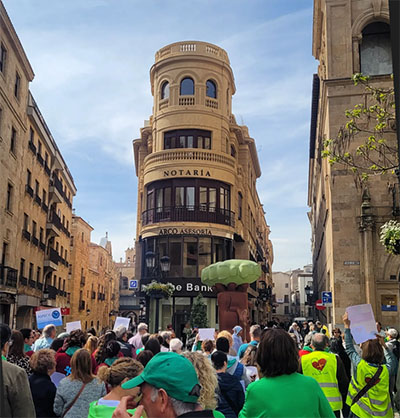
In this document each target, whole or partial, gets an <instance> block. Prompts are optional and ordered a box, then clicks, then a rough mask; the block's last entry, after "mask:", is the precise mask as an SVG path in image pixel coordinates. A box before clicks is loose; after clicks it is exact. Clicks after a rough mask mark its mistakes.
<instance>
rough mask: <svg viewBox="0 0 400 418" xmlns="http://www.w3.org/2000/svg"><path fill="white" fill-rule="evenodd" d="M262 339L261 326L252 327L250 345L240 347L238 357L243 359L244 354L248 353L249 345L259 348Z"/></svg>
mask: <svg viewBox="0 0 400 418" xmlns="http://www.w3.org/2000/svg"><path fill="white" fill-rule="evenodd" d="M260 337H261V327H260V326H259V325H252V326H251V327H250V342H249V343H245V344H242V345H241V346H240V347H239V351H238V353H237V355H238V356H239V358H242V357H243V355H244V352H245V351H246V348H247V346H248V345H249V344H252V345H254V346H256V347H257V345H258V343H259V341H260Z"/></svg>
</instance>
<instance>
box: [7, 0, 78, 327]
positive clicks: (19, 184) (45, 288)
mask: <svg viewBox="0 0 400 418" xmlns="http://www.w3.org/2000/svg"><path fill="white" fill-rule="evenodd" d="M0 9H1V10H0V20H1V25H0V41H1V45H0V48H1V51H0V56H1V63H0V68H1V71H0V168H1V173H2V175H1V178H0V196H1V202H2V205H1V208H2V211H3V212H2V215H1V216H0V243H1V246H2V253H1V263H0V266H1V268H0V320H1V321H2V322H5V323H8V324H10V325H11V326H14V327H15V326H16V327H18V328H21V327H30V326H35V322H36V321H35V316H34V311H35V308H37V307H39V306H40V305H42V306H48V307H63V308H64V307H68V284H67V282H68V268H69V252H68V251H69V237H70V227H71V217H72V199H73V196H74V195H75V194H76V187H75V185H74V182H73V179H72V176H71V173H70V172H69V170H68V167H67V165H66V163H65V161H64V160H63V158H62V155H61V153H60V151H59V149H58V147H57V144H56V142H55V141H54V139H53V137H52V135H51V133H50V130H49V129H48V127H47V125H46V122H45V121H44V118H43V116H42V115H41V113H40V110H39V107H38V105H37V104H36V102H35V100H34V98H33V97H32V94H31V92H30V91H29V82H30V81H32V79H33V76H34V74H33V71H32V68H31V67H30V64H29V61H28V59H27V57H26V55H25V53H24V50H23V48H22V45H21V44H20V42H19V39H18V37H17V34H16V33H15V30H14V28H13V26H12V23H11V21H10V20H9V18H8V15H7V12H6V10H5V9H4V6H3V4H2V3H1V2H0Z"/></svg>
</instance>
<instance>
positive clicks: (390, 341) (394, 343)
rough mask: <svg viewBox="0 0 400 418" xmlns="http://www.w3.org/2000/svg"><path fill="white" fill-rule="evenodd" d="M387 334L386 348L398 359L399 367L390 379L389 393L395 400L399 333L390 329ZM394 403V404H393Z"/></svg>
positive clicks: (399, 348)
mask: <svg viewBox="0 0 400 418" xmlns="http://www.w3.org/2000/svg"><path fill="white" fill-rule="evenodd" d="M386 334H387V341H386V347H387V349H388V350H390V351H391V352H392V354H393V356H394V357H395V359H396V362H397V365H396V373H395V374H393V375H391V376H390V378H389V391H390V398H391V399H392V400H393V394H394V392H395V391H396V380H397V369H398V365H399V355H400V343H399V341H398V340H397V337H398V336H399V333H398V332H397V330H396V329H394V328H389V329H388V330H387V331H386ZM392 403H393V402H392Z"/></svg>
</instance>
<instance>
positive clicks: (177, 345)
mask: <svg viewBox="0 0 400 418" xmlns="http://www.w3.org/2000/svg"><path fill="white" fill-rule="evenodd" d="M182 347H183V342H182V341H181V340H180V339H179V338H172V340H171V341H170V343H169V350H170V351H173V352H174V353H178V354H181V353H182Z"/></svg>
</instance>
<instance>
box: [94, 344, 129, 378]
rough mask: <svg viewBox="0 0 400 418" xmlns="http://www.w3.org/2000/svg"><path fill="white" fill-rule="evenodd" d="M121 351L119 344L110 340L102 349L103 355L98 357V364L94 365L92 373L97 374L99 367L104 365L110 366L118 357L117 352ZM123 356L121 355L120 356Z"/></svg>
mask: <svg viewBox="0 0 400 418" xmlns="http://www.w3.org/2000/svg"><path fill="white" fill-rule="evenodd" d="M120 352H121V346H120V345H119V343H118V341H115V340H111V341H109V342H108V343H107V345H106V346H105V349H104V350H103V356H102V357H101V358H100V359H99V360H100V364H98V366H97V367H96V370H95V371H94V374H96V375H97V373H98V371H99V369H100V367H103V366H106V367H110V366H111V365H112V364H113V363H114V362H115V361H117V360H118V358H120V356H119V354H120ZM122 357H123V356H122Z"/></svg>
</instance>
